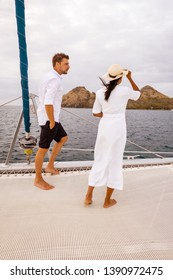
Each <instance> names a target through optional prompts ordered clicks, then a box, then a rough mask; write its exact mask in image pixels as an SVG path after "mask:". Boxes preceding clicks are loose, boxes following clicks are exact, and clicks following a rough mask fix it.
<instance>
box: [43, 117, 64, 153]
mask: <svg viewBox="0 0 173 280" xmlns="http://www.w3.org/2000/svg"><path fill="white" fill-rule="evenodd" d="M49 124H50V122H49V121H47V122H46V124H45V125H41V133H40V141H39V147H40V148H43V149H48V148H49V147H50V143H51V142H52V141H53V140H55V141H56V142H59V141H60V140H61V138H63V137H65V136H67V133H66V131H65V130H64V128H63V126H62V125H61V123H57V122H55V126H54V128H52V129H50V127H49Z"/></svg>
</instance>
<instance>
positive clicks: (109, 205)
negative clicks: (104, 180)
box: [103, 199, 117, 208]
mask: <svg viewBox="0 0 173 280" xmlns="http://www.w3.org/2000/svg"><path fill="white" fill-rule="evenodd" d="M116 203H117V201H116V200H115V199H110V200H109V201H106V200H105V203H104V204H103V207H104V208H109V207H111V206H113V205H115V204H116Z"/></svg>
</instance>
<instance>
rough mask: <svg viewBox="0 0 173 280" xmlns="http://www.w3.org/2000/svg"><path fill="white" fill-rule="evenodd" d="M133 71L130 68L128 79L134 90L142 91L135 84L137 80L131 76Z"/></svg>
mask: <svg viewBox="0 0 173 280" xmlns="http://www.w3.org/2000/svg"><path fill="white" fill-rule="evenodd" d="M131 74H132V72H131V71H129V70H128V74H127V76H126V77H127V79H128V80H129V82H130V84H131V86H132V88H133V90H135V91H140V89H139V88H138V86H137V85H136V84H135V82H134V81H133V79H132V77H131Z"/></svg>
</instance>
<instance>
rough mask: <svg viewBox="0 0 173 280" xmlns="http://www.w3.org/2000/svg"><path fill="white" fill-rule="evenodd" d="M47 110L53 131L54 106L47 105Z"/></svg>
mask: <svg viewBox="0 0 173 280" xmlns="http://www.w3.org/2000/svg"><path fill="white" fill-rule="evenodd" d="M45 109H46V113H47V116H48V119H49V121H50V129H52V128H54V126H55V120H54V109H53V105H45Z"/></svg>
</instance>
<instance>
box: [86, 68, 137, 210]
mask: <svg viewBox="0 0 173 280" xmlns="http://www.w3.org/2000/svg"><path fill="white" fill-rule="evenodd" d="M125 75H126V77H127V79H128V80H129V82H130V84H131V86H132V89H131V88H128V87H125V86H121V85H120V84H121V82H122V77H123V76H125ZM105 80H106V81H108V83H106V82H105ZM101 81H102V83H103V85H104V87H102V88H101V89H100V90H98V91H97V93H96V99H95V103H94V106H93V115H94V116H96V117H100V118H101V120H100V123H99V127H98V134H97V139H96V144H95V151H94V163H93V166H92V169H91V172H90V174H89V186H88V191H87V194H86V197H85V205H89V204H91V203H92V195H93V190H94V187H99V186H107V192H106V197H105V201H104V204H103V207H104V208H108V207H111V206H113V205H114V204H116V200H115V199H111V196H112V193H113V191H114V189H118V190H122V188H123V169H122V166H123V153H124V148H125V144H126V120H125V110H126V106H127V102H128V100H129V99H133V100H137V99H138V98H139V97H140V90H139V88H138V86H137V85H136V84H135V82H134V81H133V80H132V78H131V71H127V70H124V69H122V68H121V67H120V65H118V64H113V65H111V66H110V67H109V69H108V72H107V73H106V74H105V75H104V76H103V77H102V78H101Z"/></svg>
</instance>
